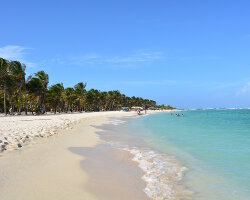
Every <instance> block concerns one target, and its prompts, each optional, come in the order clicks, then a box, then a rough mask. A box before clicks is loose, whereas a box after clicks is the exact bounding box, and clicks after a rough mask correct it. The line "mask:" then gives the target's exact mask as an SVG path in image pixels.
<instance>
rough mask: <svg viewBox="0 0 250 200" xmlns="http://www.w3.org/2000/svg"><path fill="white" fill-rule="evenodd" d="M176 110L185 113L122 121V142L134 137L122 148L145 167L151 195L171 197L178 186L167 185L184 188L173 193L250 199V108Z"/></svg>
mask: <svg viewBox="0 0 250 200" xmlns="http://www.w3.org/2000/svg"><path fill="white" fill-rule="evenodd" d="M179 113H183V114H184V116H183V117H177V116H176V115H175V113H174V112H173V115H170V113H160V114H154V115H148V116H144V117H140V118H136V119H133V120H128V122H127V123H126V124H124V125H123V130H125V129H126V131H124V132H126V133H128V134H127V136H126V137H125V136H124V138H123V142H124V141H126V140H130V141H132V140H134V144H133V143H132V145H130V146H128V147H127V148H128V149H129V150H130V151H131V153H132V154H134V160H136V161H138V162H139V163H140V167H141V168H142V169H143V170H144V171H145V172H147V170H148V171H149V172H147V173H146V176H145V177H144V179H145V180H146V181H148V183H149V184H148V185H149V187H148V188H147V190H146V191H145V192H146V193H147V194H148V195H149V196H151V197H152V196H154V195H155V194H154V193H153V192H155V193H156V194H157V192H158V196H157V198H158V199H175V195H174V193H178V192H176V191H172V190H177V188H179V189H178V190H179V192H180V191H181V190H182V189H184V190H186V192H187V193H184V194H183V195H180V196H179V197H178V199H193V200H247V199H248V200H249V199H250V110H243V109H241V110H237V109H235V110H226V109H225V110H193V111H182V112H179ZM142 143H143V145H141V146H140V145H139V144H142ZM130 144H131V142H130ZM171 168H176V169H171ZM160 170H161V172H160ZM171 170H172V171H171ZM175 173H176V174H175ZM166 174H167V175H166ZM162 176H165V177H163V178H162ZM171 181H172V182H174V185H172V184H171ZM150 184H151V185H150ZM156 184H158V185H156ZM164 184H166V186H167V187H165V188H164ZM180 188H181V189H180ZM162 189H163V190H162ZM164 192H165V193H164ZM161 193H162V194H164V195H163V196H160V194H161ZM187 194H188V195H187ZM190 195H191V197H190ZM157 198H156V199H157Z"/></svg>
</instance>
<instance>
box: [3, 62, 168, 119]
mask: <svg viewBox="0 0 250 200" xmlns="http://www.w3.org/2000/svg"><path fill="white" fill-rule="evenodd" d="M25 69H26V66H25V64H22V63H21V62H19V61H9V60H6V59H4V58H0V112H2V113H5V114H7V113H10V114H13V113H14V112H16V113H20V114H21V112H25V114H27V113H28V112H31V113H32V114H34V113H36V114H42V113H45V112H46V111H53V112H54V113H57V112H82V111H114V110H120V109H121V107H122V106H126V107H128V108H131V107H133V106H141V107H146V108H150V107H151V108H152V107H153V108H158V109H159V108H160V109H173V108H172V107H171V106H165V105H160V106H159V105H157V104H156V102H155V101H154V100H149V99H143V98H141V97H134V96H133V97H128V96H126V95H124V94H121V93H120V92H119V91H118V90H113V91H107V92H105V91H104V92H103V91H100V90H96V89H90V90H88V91H87V90H86V83H83V82H79V83H77V84H76V85H75V86H74V87H67V88H64V86H63V84H62V83H57V84H54V85H51V86H49V75H48V74H47V73H45V72H44V71H38V72H37V73H35V74H33V75H31V76H28V77H27V78H26V73H25Z"/></svg>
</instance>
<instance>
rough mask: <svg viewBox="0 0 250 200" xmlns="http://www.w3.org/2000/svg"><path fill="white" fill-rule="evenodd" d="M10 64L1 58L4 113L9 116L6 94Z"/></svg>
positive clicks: (0, 83)
mask: <svg viewBox="0 0 250 200" xmlns="http://www.w3.org/2000/svg"><path fill="white" fill-rule="evenodd" d="M8 71H9V62H8V61H7V60H5V59H3V58H0V72H1V73H0V87H1V88H2V89H3V94H4V103H3V104H4V113H5V115H7V108H6V92H7V82H8V79H9V74H8Z"/></svg>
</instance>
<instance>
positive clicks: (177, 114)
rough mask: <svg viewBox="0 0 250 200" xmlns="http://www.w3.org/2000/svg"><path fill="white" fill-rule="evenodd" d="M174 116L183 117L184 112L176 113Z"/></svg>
mask: <svg viewBox="0 0 250 200" xmlns="http://www.w3.org/2000/svg"><path fill="white" fill-rule="evenodd" d="M170 115H171V116H173V113H170ZM175 116H176V117H184V114H183V113H181V114H180V113H176V114H175Z"/></svg>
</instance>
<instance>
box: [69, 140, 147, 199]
mask: <svg viewBox="0 0 250 200" xmlns="http://www.w3.org/2000/svg"><path fill="white" fill-rule="evenodd" d="M70 150H71V151H72V152H73V153H75V154H77V155H82V156H84V158H85V159H84V160H83V161H82V162H81V167H82V168H83V169H84V171H85V172H86V173H87V174H88V175H89V177H90V178H89V182H88V185H87V190H88V191H89V192H90V193H92V194H95V196H96V197H97V199H102V200H110V199H117V200H118V199H119V200H127V199H129V200H140V199H149V198H148V197H147V196H146V194H145V193H144V192H143V189H144V188H145V186H146V183H145V182H144V181H143V180H142V179H141V177H142V176H143V172H142V170H141V169H140V168H138V166H137V163H136V162H134V161H132V157H131V154H130V153H129V152H126V151H124V150H117V149H113V148H111V147H110V145H108V144H100V145H98V146H96V147H95V148H91V147H90V148H84V147H72V148H70Z"/></svg>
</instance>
